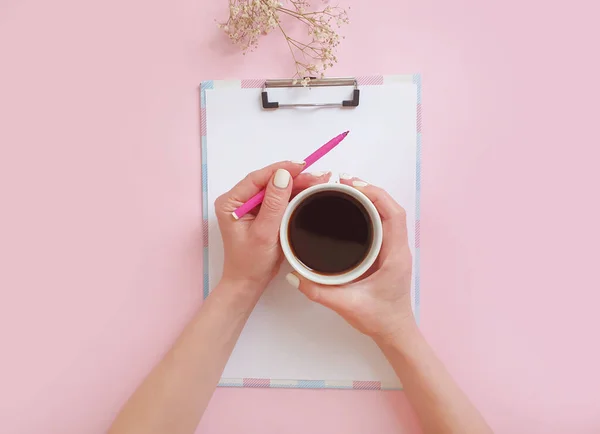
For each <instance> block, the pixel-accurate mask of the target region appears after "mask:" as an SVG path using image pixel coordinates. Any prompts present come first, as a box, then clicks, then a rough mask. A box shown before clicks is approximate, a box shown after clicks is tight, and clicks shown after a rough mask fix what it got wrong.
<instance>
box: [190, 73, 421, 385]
mask: <svg viewBox="0 0 600 434" xmlns="http://www.w3.org/2000/svg"><path fill="white" fill-rule="evenodd" d="M357 81H358V85H359V86H381V85H383V84H386V83H402V82H405V83H406V82H409V83H414V84H416V85H417V169H416V189H417V195H416V216H415V252H414V258H413V260H414V264H413V265H414V273H415V288H414V289H415V317H416V319H417V322H419V321H420V311H421V289H420V286H421V279H420V269H421V267H420V265H421V264H420V256H421V255H420V251H421V75H420V74H413V75H386V76H382V75H375V76H367V77H357ZM264 82H265V80H264V79H263V80H258V79H255V80H219V81H213V80H210V81H203V82H202V83H201V84H200V135H201V136H202V151H201V158H202V243H203V255H202V258H203V264H202V268H203V279H202V293H203V298H205V299H206V297H208V294H209V282H208V202H207V199H208V198H207V196H208V190H207V188H208V164H207V160H206V149H207V135H206V90H207V89H215V88H219V89H223V88H234V89H255V88H262V86H263V84H264ZM219 386H220V387H254V388H295V389H355V390H398V388H397V387H395V385H386V384H385V383H383V384H382V383H381V382H380V381H353V380H349V381H326V380H275V379H270V378H222V379H221V381H220V382H219Z"/></svg>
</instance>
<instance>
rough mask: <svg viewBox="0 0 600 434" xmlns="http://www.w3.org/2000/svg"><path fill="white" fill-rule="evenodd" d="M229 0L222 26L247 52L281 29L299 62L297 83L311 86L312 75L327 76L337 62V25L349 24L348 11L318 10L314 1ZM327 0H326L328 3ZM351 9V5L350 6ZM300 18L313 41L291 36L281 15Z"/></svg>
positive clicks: (329, 7) (244, 51)
mask: <svg viewBox="0 0 600 434" xmlns="http://www.w3.org/2000/svg"><path fill="white" fill-rule="evenodd" d="M284 1H285V4H284V3H282V2H280V1H279V0H229V19H228V20H227V22H226V23H219V24H218V26H219V28H220V29H222V30H223V31H224V32H225V33H226V34H227V35H228V36H229V39H230V40H231V41H232V42H233V43H234V44H236V45H239V46H240V47H241V48H242V51H243V53H244V54H246V52H247V51H248V50H250V51H253V50H254V49H255V48H257V47H258V39H259V37H260V36H261V35H266V34H267V33H269V32H271V31H273V30H275V29H279V30H280V31H281V33H282V35H283V36H284V38H285V41H286V43H287V45H288V48H289V49H290V52H291V54H292V57H293V59H294V62H295V64H296V74H295V75H294V79H295V80H294V84H296V83H297V82H298V79H299V80H300V83H301V84H302V85H303V86H307V85H308V83H309V82H310V78H307V77H311V76H319V77H323V75H324V73H325V70H326V69H327V68H330V67H332V66H333V64H334V63H336V62H337V57H336V56H335V49H336V47H337V46H338V45H339V43H340V42H339V41H340V37H339V35H338V34H337V32H336V30H335V29H334V27H333V24H332V23H335V26H336V27H337V28H339V27H341V26H342V25H343V24H348V23H349V22H350V21H349V20H348V13H347V12H346V10H345V9H343V8H340V7H338V6H335V7H332V6H329V5H328V6H326V7H325V8H323V9H322V10H314V9H313V7H312V5H311V0H284ZM325 1H326V0H323V3H325ZM348 9H350V8H348ZM282 14H284V15H289V16H291V17H293V18H296V19H297V20H298V21H300V22H301V23H302V24H304V25H305V26H306V27H307V31H308V36H309V38H310V42H308V41H305V42H303V41H301V40H298V39H295V38H293V37H291V36H289V35H288V34H287V33H286V31H285V29H284V26H283V25H282V23H281V19H280V17H281V15H282Z"/></svg>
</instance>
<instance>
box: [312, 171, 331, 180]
mask: <svg viewBox="0 0 600 434" xmlns="http://www.w3.org/2000/svg"><path fill="white" fill-rule="evenodd" d="M328 173H329V171H327V172H311V175H312V176H314V177H316V178H319V177H320V176H323V175H326V174H328Z"/></svg>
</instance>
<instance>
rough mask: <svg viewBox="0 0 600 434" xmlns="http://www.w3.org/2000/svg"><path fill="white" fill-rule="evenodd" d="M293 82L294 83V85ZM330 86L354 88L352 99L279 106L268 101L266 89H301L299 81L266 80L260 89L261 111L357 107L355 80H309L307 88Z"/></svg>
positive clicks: (358, 96) (356, 83)
mask: <svg viewBox="0 0 600 434" xmlns="http://www.w3.org/2000/svg"><path fill="white" fill-rule="evenodd" d="M294 82H295V83H294ZM330 86H354V91H353V93H352V99H350V100H345V101H341V102H330V103H329V102H328V103H309V104H307V103H303V104H280V103H278V102H277V101H269V94H268V89H273V88H285V87H303V86H302V83H300V80H292V79H277V80H267V81H265V84H264V85H263V88H262V93H261V98H262V107H263V109H277V108H288V107H358V103H359V100H360V90H359V89H358V82H357V81H356V78H313V77H311V78H310V81H309V82H308V86H306V87H308V88H311V87H330Z"/></svg>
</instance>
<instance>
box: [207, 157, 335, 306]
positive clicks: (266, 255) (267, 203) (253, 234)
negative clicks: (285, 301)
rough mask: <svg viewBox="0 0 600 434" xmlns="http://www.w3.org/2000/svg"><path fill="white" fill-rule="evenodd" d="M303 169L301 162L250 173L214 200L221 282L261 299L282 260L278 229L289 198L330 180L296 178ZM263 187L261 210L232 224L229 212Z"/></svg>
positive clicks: (325, 176)
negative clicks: (220, 248)
mask: <svg viewBox="0 0 600 434" xmlns="http://www.w3.org/2000/svg"><path fill="white" fill-rule="evenodd" d="M303 168H304V163H303V162H302V163H295V162H292V161H282V162H279V163H275V164H272V165H270V166H267V167H265V168H263V169H260V170H257V171H256V172H252V173H250V174H248V176H246V177H245V178H244V179H243V180H242V181H240V182H239V183H238V184H237V185H236V186H235V187H233V188H232V189H231V190H230V191H228V192H227V193H225V194H224V195H222V196H220V197H219V198H218V199H217V200H216V201H215V212H216V215H217V219H218V221H219V228H220V230H221V236H222V237H223V245H224V250H225V262H224V267H223V280H224V281H229V282H232V283H241V284H242V285H243V287H244V288H247V289H249V290H250V291H255V292H256V293H257V294H258V295H260V294H262V292H263V291H264V289H265V288H266V286H267V284H268V283H269V282H270V281H271V279H272V278H273V277H274V276H275V275H276V274H277V271H278V270H279V266H280V265H281V262H282V260H283V253H282V252H281V248H280V246H279V226H280V224H281V220H282V218H283V213H284V211H285V209H286V207H287V205H288V203H289V200H290V197H292V196H293V195H295V194H297V193H299V192H300V191H302V190H304V189H306V188H308V187H310V186H312V185H315V184H322V183H325V182H327V181H329V178H330V177H331V173H330V172H328V173H314V174H310V173H306V174H301V175H299V173H300V172H301V171H302V169H303ZM294 177H296V178H295V179H293V178H294ZM263 188H266V193H265V198H264V200H263V203H262V204H261V206H260V207H258V208H257V209H256V210H254V212H251V213H248V214H246V215H245V216H244V217H242V218H241V219H239V220H235V218H234V217H233V216H232V212H233V211H235V210H236V208H238V207H239V206H241V205H242V204H243V203H244V202H246V201H247V200H248V199H250V198H251V197H252V196H254V195H255V194H256V193H258V192H259V191H260V190H262V189H263Z"/></svg>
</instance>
